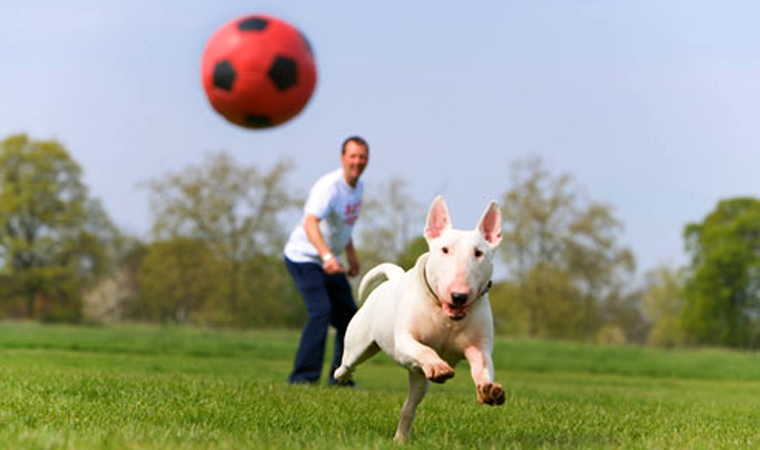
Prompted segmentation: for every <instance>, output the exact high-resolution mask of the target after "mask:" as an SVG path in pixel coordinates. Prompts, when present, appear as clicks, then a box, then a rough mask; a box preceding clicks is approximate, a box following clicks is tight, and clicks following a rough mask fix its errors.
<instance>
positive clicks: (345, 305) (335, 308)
mask: <svg viewBox="0 0 760 450" xmlns="http://www.w3.org/2000/svg"><path fill="white" fill-rule="evenodd" d="M327 291H328V293H329V295H330V302H331V305H332V315H331V317H330V323H331V324H332V326H333V327H335V352H334V355H333V362H332V365H331V367H330V378H329V383H330V384H334V383H335V382H336V381H335V379H334V378H333V377H332V375H333V373H335V369H337V368H338V367H340V364H341V360H342V359H343V340H344V339H345V337H346V329H347V328H348V323H349V322H350V321H351V318H352V317H354V314H356V310H357V308H356V302H354V296H353V294H352V293H351V285H350V284H349V283H348V279H347V278H346V276H345V275H343V274H337V275H328V276H327Z"/></svg>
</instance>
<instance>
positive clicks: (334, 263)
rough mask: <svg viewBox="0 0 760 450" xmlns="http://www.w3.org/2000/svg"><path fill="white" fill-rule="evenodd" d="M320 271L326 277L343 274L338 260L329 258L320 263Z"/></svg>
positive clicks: (332, 257)
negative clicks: (322, 271)
mask: <svg viewBox="0 0 760 450" xmlns="http://www.w3.org/2000/svg"><path fill="white" fill-rule="evenodd" d="M322 269H323V270H324V271H325V273H326V274H328V275H335V274H336V273H343V272H344V270H343V266H341V265H340V262H339V261H338V258H336V257H334V256H330V258H329V259H327V260H325V261H324V262H323V263H322Z"/></svg>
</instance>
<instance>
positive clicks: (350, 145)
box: [340, 136, 369, 187]
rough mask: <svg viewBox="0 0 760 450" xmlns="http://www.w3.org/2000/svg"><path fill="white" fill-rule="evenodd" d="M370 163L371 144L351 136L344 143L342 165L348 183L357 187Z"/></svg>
mask: <svg viewBox="0 0 760 450" xmlns="http://www.w3.org/2000/svg"><path fill="white" fill-rule="evenodd" d="M367 162H369V144H367V141H365V140H364V139H362V138H360V137H359V136H351V137H349V138H348V139H346V140H345V141H343V148H342V150H341V154H340V163H341V165H342V166H343V176H344V177H345V178H346V183H348V184H349V185H351V186H352V187H356V183H357V182H358V181H359V177H360V176H361V175H362V173H363V172H364V168H365V167H367Z"/></svg>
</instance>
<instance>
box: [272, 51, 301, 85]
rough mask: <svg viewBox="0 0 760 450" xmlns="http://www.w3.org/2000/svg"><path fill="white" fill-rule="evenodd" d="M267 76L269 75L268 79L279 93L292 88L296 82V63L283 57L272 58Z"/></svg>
mask: <svg viewBox="0 0 760 450" xmlns="http://www.w3.org/2000/svg"><path fill="white" fill-rule="evenodd" d="M267 75H269V79H270V80H272V82H273V83H274V84H275V86H277V89H278V90H280V91H284V90H285V89H288V88H290V87H293V86H295V85H296V83H297V82H298V75H297V70H296V62H295V61H294V60H292V59H290V58H286V57H285V56H277V57H275V58H274V62H273V63H272V67H270V68H269V72H267Z"/></svg>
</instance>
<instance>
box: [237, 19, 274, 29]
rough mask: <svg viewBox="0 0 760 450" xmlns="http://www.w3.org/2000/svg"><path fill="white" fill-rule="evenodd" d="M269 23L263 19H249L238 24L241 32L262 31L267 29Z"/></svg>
mask: <svg viewBox="0 0 760 450" xmlns="http://www.w3.org/2000/svg"><path fill="white" fill-rule="evenodd" d="M268 25H269V21H268V20H267V19H264V18H263V17H249V18H247V19H245V20H243V21H242V22H240V23H239V24H238V26H237V27H238V30H240V31H262V30H265V29H266V28H267V26H268Z"/></svg>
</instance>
